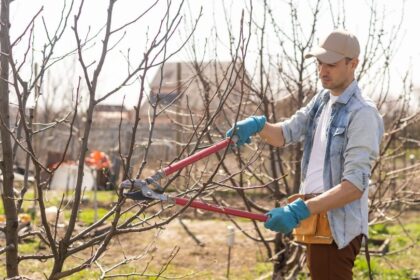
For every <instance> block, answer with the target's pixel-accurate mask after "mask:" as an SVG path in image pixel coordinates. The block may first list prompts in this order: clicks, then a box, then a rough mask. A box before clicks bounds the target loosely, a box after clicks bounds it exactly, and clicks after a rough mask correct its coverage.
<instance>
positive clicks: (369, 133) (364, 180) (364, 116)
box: [342, 106, 384, 192]
mask: <svg viewBox="0 0 420 280" xmlns="http://www.w3.org/2000/svg"><path fill="white" fill-rule="evenodd" d="M383 133H384V126H383V121H382V117H381V116H380V115H379V113H378V111H377V110H376V108H374V107H371V106H364V107H362V108H361V109H360V110H358V111H357V112H356V113H355V114H354V115H353V119H352V120H351V121H350V124H349V127H348V131H347V139H348V140H347V141H348V142H347V146H346V148H345V151H344V168H343V177H342V180H343V181H344V180H347V181H350V182H351V183H352V184H353V185H355V186H356V187H357V188H358V189H360V191H362V192H364V191H365V190H366V188H367V187H368V185H369V178H370V175H371V174H370V173H371V168H372V161H374V160H375V159H376V158H377V157H378V156H379V149H380V142H381V139H382V136H383Z"/></svg>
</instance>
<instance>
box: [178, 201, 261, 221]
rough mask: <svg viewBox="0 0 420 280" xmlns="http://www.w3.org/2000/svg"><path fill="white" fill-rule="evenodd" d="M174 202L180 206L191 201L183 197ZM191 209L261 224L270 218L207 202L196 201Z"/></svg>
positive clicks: (191, 205)
mask: <svg viewBox="0 0 420 280" xmlns="http://www.w3.org/2000/svg"><path fill="white" fill-rule="evenodd" d="M174 200H175V204H178V205H186V204H187V203H188V202H189V201H190V200H189V199H187V198H182V197H175V198H174ZM190 207H193V208H198V209H203V210H208V211H211V212H217V213H222V214H226V215H232V216H237V217H242V218H247V219H251V220H256V221H261V222H265V221H267V218H268V217H267V216H266V215H263V214H256V213H252V212H247V211H242V210H238V209H234V208H230V207H223V206H218V205H214V204H207V203H205V202H201V201H195V200H194V201H193V202H191V204H190Z"/></svg>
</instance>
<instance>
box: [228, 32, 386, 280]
mask: <svg viewBox="0 0 420 280" xmlns="http://www.w3.org/2000/svg"><path fill="white" fill-rule="evenodd" d="M359 53H360V46H359V42H358V40H357V38H356V37H355V36H354V35H353V34H351V33H349V32H347V31H344V30H334V31H333V32H332V33H331V34H329V35H328V36H327V37H326V38H325V39H324V40H323V41H322V43H321V44H320V46H319V47H318V48H316V49H313V50H312V51H311V52H309V53H308V54H306V55H305V58H310V57H315V58H316V59H317V61H318V74H319V78H320V81H321V83H322V86H323V89H322V90H321V91H320V92H319V93H318V94H317V95H316V96H314V98H313V99H312V100H311V101H310V102H309V104H308V105H306V106H305V107H303V108H301V109H300V110H298V111H297V112H296V113H295V114H294V115H293V116H292V117H291V118H290V119H288V120H286V121H284V122H281V123H275V124H273V123H268V122H266V119H265V117H264V116H252V117H249V118H247V119H245V120H242V121H240V122H238V123H237V124H236V126H235V134H236V135H238V137H239V141H238V142H237V145H242V144H244V143H249V142H250V136H252V135H254V134H256V133H259V134H260V136H261V137H262V138H263V139H265V141H267V142H268V143H269V144H271V145H274V146H277V147H281V146H284V145H287V144H290V143H296V142H299V141H304V151H303V157H302V162H301V165H302V169H301V170H302V172H301V173H302V174H301V188H300V193H302V194H317V195H314V196H313V198H310V199H307V200H305V201H304V200H302V199H297V200H295V201H293V202H292V203H290V204H288V205H287V206H285V207H280V208H274V209H272V210H271V211H270V212H268V213H267V215H268V216H269V219H268V220H267V222H266V223H265V227H266V228H268V229H271V230H274V231H277V232H282V233H289V232H291V231H292V230H293V229H294V228H295V227H296V226H297V225H298V224H299V223H300V222H301V221H302V220H305V219H306V218H308V217H309V216H310V215H315V214H319V213H321V212H324V211H327V213H328V223H329V228H330V230H331V233H332V238H333V243H332V244H308V245H307V261H308V267H309V270H310V273H311V277H312V279H315V280H316V279H322V280H328V279H331V280H332V279H334V280H336V279H352V268H353V266H354V260H355V258H356V256H357V254H358V253H359V250H360V246H361V242H362V236H363V235H366V236H367V234H368V184H369V177H370V175H371V174H370V170H371V162H372V161H373V160H374V159H375V158H376V157H377V156H378V155H379V145H380V141H381V138H382V136H383V132H384V128H383V121H382V118H381V116H380V114H379V113H378V111H377V109H376V107H375V105H374V104H373V102H372V101H371V100H369V99H367V98H366V97H363V96H362V94H361V90H360V88H359V87H358V84H357V81H356V80H355V79H354V77H355V75H354V73H355V69H356V67H357V65H358V63H359V59H358V56H359ZM232 132H233V129H230V130H229V131H228V132H227V136H231V135H232Z"/></svg>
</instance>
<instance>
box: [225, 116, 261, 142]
mask: <svg viewBox="0 0 420 280" xmlns="http://www.w3.org/2000/svg"><path fill="white" fill-rule="evenodd" d="M265 122H266V118H265V116H251V117H248V118H246V119H244V120H242V121H239V122H237V123H236V129H235V132H233V127H232V128H231V129H229V130H228V131H227V132H226V137H232V134H233V135H237V136H238V138H239V139H238V141H237V142H236V145H237V146H238V147H239V146H242V145H243V144H245V143H248V144H249V143H251V136H252V135H254V134H255V133H258V132H260V131H261V130H262V129H263V127H264V125H265Z"/></svg>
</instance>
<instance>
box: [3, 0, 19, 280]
mask: <svg viewBox="0 0 420 280" xmlns="http://www.w3.org/2000/svg"><path fill="white" fill-rule="evenodd" d="M9 5H10V0H1V15H0V17H1V30H0V44H1V56H0V66H1V79H0V117H1V126H0V132H1V146H2V153H3V157H2V161H1V164H0V167H1V171H2V173H3V182H2V183H3V186H2V187H3V191H2V200H3V205H4V212H5V216H6V232H5V234H6V270H7V276H8V277H9V278H10V277H15V276H18V275H19V270H18V236H17V228H18V219H17V212H16V204H15V200H14V194H13V152H12V141H11V138H10V134H9V126H10V116H9V84H8V81H9V53H10V40H9V28H10V22H9Z"/></svg>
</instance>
